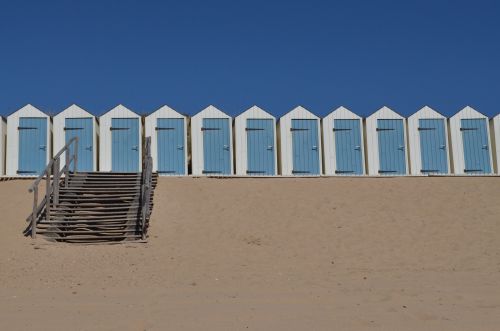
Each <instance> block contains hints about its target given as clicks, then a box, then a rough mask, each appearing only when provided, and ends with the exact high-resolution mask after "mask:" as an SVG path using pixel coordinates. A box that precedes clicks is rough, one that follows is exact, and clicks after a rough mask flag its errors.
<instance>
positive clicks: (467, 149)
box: [460, 118, 491, 174]
mask: <svg viewBox="0 0 500 331" xmlns="http://www.w3.org/2000/svg"><path fill="white" fill-rule="evenodd" d="M487 125H488V124H487V121H486V119H484V118H472V119H462V120H461V127H460V131H461V132H462V142H463V148H464V161H465V162H464V163H465V169H464V173H469V174H474V173H485V174H488V173H491V163H490V162H491V160H490V152H489V143H488V129H487Z"/></svg>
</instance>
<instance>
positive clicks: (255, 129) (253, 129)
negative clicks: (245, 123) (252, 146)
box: [245, 128, 265, 131]
mask: <svg viewBox="0 0 500 331" xmlns="http://www.w3.org/2000/svg"><path fill="white" fill-rule="evenodd" d="M264 130H265V129H258V128H245V131H264Z"/></svg>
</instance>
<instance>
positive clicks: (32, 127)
mask: <svg viewBox="0 0 500 331" xmlns="http://www.w3.org/2000/svg"><path fill="white" fill-rule="evenodd" d="M17 129H18V130H38V128H37V127H34V126H18V127H17Z"/></svg>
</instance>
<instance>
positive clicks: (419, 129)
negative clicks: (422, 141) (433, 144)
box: [417, 128, 436, 131]
mask: <svg viewBox="0 0 500 331" xmlns="http://www.w3.org/2000/svg"><path fill="white" fill-rule="evenodd" d="M417 130H418V131H429V130H436V128H418V129H417Z"/></svg>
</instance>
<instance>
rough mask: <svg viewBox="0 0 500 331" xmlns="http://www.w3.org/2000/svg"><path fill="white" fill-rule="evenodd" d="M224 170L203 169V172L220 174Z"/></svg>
mask: <svg viewBox="0 0 500 331" xmlns="http://www.w3.org/2000/svg"><path fill="white" fill-rule="evenodd" d="M221 172H222V171H219V170H203V171H202V172H201V173H203V174H220V173H221Z"/></svg>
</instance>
